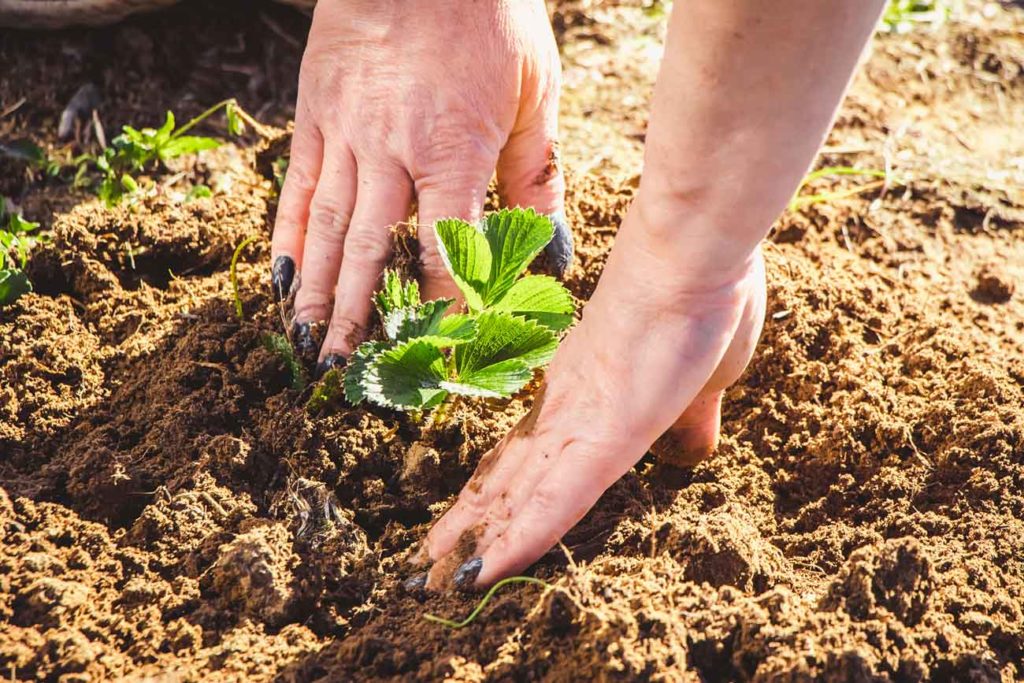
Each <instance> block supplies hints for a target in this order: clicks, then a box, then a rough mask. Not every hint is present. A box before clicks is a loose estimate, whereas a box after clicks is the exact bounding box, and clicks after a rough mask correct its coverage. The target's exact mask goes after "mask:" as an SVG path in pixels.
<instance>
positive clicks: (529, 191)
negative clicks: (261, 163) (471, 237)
mask: <svg viewBox="0 0 1024 683" xmlns="http://www.w3.org/2000/svg"><path fill="white" fill-rule="evenodd" d="M560 74H561V71H560V65H559V60H558V51H557V48H556V46H555V42H554V37H553V35H552V32H551V26H550V24H549V22H548V18H547V14H546V12H545V8H544V4H543V2H541V0H522V1H519V2H503V1H500V0H483V1H481V2H473V3H466V2H463V1H462V0H414V1H409V0H404V1H402V2H398V1H397V0H351V1H349V0H346V1H344V2H343V1H341V0H320V2H319V3H318V4H317V6H316V11H315V14H314V17H313V25H312V28H311V30H310V34H309V40H308V43H307V46H306V52H305V55H304V57H303V62H302V70H301V73H300V77H299V96H298V103H297V106H296V113H295V132H294V135H293V137H292V149H291V160H290V163H289V167H288V173H287V176H286V179H285V184H284V187H283V189H282V191H281V200H280V204H279V207H278V212H277V220H276V224H275V227H274V237H273V245H272V249H271V256H272V259H273V281H272V286H273V289H274V294H275V297H276V298H277V299H278V300H281V299H283V298H285V297H287V296H288V295H289V294H290V293H291V291H292V290H295V291H294V294H295V300H294V323H295V324H294V325H293V327H292V330H291V335H292V342H293V343H294V344H295V345H296V347H297V349H298V350H299V352H300V354H301V355H303V356H312V355H315V354H316V353H317V346H318V341H317V336H318V335H317V331H316V328H317V327H318V326H320V325H321V324H322V323H323V322H325V321H328V320H329V321H330V323H329V325H328V327H327V331H326V335H325V336H324V340H323V344H322V345H321V346H320V347H319V360H320V364H319V366H318V368H319V369H320V370H321V371H322V370H323V369H326V368H327V367H330V366H332V365H335V364H338V363H340V362H343V359H344V358H345V357H347V356H348V355H349V354H350V353H351V352H352V351H353V350H354V349H355V347H356V346H357V345H358V344H359V342H360V341H362V339H363V337H364V332H365V328H366V326H367V323H368V321H369V318H370V314H371V298H372V294H373V292H374V290H375V289H376V288H377V286H378V283H379V280H380V276H381V273H382V271H383V269H384V266H385V264H386V263H387V261H388V258H389V256H390V251H391V246H392V238H391V234H390V230H389V228H390V227H391V226H393V225H395V224H396V223H400V222H403V221H405V220H406V219H407V218H408V217H409V210H410V205H411V203H412V202H413V200H414V199H415V200H416V202H417V204H418V220H417V223H418V225H419V229H418V241H419V244H420V255H419V256H420V264H421V268H420V271H421V274H422V283H421V285H422V291H423V295H424V298H425V299H433V298H438V297H443V296H449V297H454V298H458V290H457V289H456V288H455V285H454V283H453V282H452V281H451V279H450V278H449V275H448V273H447V271H446V269H445V267H444V264H443V263H442V261H441V256H440V254H439V252H438V249H437V245H436V238H435V236H434V231H433V228H432V225H433V223H434V221H435V220H436V219H438V218H444V217H458V218H462V219H465V220H470V221H475V220H478V219H479V218H480V214H481V210H482V207H483V203H484V199H485V195H486V192H487V185H488V183H489V181H490V178H491V176H492V174H493V173H494V171H495V168H497V175H498V187H499V192H500V194H501V196H502V200H503V201H504V202H505V203H506V204H507V205H510V206H516V205H519V206H524V207H533V208H535V209H536V210H537V211H538V212H541V213H546V214H549V215H551V216H552V217H553V222H554V223H555V226H556V236H555V239H554V240H552V244H551V245H550V246H549V250H548V257H549V260H550V261H551V262H552V264H553V265H554V267H555V269H556V270H558V271H564V270H565V269H566V268H567V267H568V265H569V262H570V261H571V259H572V238H571V234H570V233H569V230H568V228H567V226H566V224H565V219H564V212H563V200H564V192H565V189H564V181H563V178H562V172H561V168H560V165H559V160H558V142H557V137H558V118H557V117H558V92H559V81H560ZM296 287H297V290H296Z"/></svg>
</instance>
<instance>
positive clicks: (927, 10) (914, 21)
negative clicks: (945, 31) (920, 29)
mask: <svg viewBox="0 0 1024 683" xmlns="http://www.w3.org/2000/svg"><path fill="white" fill-rule="evenodd" d="M951 5H952V3H951V1H950V0H889V4H888V5H886V8H885V12H884V13H883V14H882V25H883V26H884V27H885V28H886V29H887V30H889V31H891V32H893V33H906V32H907V31H909V30H910V29H911V28H913V27H914V26H915V25H918V24H932V25H938V24H941V23H942V22H944V21H945V20H946V19H948V18H949V16H950V14H951V13H952V6H951Z"/></svg>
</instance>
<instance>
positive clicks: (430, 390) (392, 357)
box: [362, 339, 448, 410]
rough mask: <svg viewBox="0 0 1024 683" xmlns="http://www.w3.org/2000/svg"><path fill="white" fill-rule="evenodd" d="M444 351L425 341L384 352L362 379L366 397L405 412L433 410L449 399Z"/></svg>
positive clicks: (402, 345) (407, 343)
mask: <svg viewBox="0 0 1024 683" xmlns="http://www.w3.org/2000/svg"><path fill="white" fill-rule="evenodd" d="M445 379H446V377H445V356H444V353H443V352H442V351H441V349H439V348H437V347H436V346H434V345H433V344H431V343H429V342H426V341H423V340H418V339H417V340H413V341H410V342H405V343H404V344H400V345H399V346H396V347H394V348H392V349H388V350H386V351H383V352H381V353H380V354H378V355H377V356H376V358H374V360H373V361H372V362H371V363H370V364H369V367H368V368H367V370H366V373H365V375H364V376H363V382H362V387H363V391H364V392H365V396H366V398H367V399H369V400H370V401H372V402H374V403H377V404H378V405H382V406H387V407H389V408H400V409H403V410H426V409H428V408H432V407H434V406H436V405H438V404H439V403H441V401H443V400H444V399H445V397H446V396H447V395H448V392H446V391H445V390H444V389H442V388H441V386H440V383H441V382H443V381H444V380H445Z"/></svg>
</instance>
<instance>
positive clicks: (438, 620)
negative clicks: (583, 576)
mask: <svg viewBox="0 0 1024 683" xmlns="http://www.w3.org/2000/svg"><path fill="white" fill-rule="evenodd" d="M510 583H532V584H534V585H537V586H543V587H544V588H551V584H550V583H548V582H547V581H542V580H541V579H535V578H533V577H532V576H510V577H508V578H507V579H502V580H501V581H499V582H497V583H496V584H494V585H493V586H491V589H490V590H489V591H487V592H486V593H485V594H484V597H483V598H481V599H480V602H478V603H477V605H476V607H475V608H474V609H473V611H472V612H470V613H469V616H468V617H466V618H465V619H463V620H462V621H452V620H451V619H445V618H443V617H438V616H435V615H433V614H424V615H423V618H424V619H426V620H427V621H432V622H434V623H435V624H441V625H442V626H447V627H448V628H453V629H459V628H464V627H466V626H469V625H470V624H471V623H473V621H474V620H475V619H476V618H477V617H478V616H480V612H482V611H483V609H484V607H486V606H487V603H488V602H490V601H491V598H492V597H494V594H495V593H497V592H498V590H500V589H501V587H502V586H507V585H508V584H510Z"/></svg>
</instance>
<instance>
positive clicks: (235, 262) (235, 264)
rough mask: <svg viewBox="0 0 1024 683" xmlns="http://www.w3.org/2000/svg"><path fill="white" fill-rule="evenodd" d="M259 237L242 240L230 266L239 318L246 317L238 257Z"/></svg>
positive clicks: (232, 256) (232, 290)
mask: <svg viewBox="0 0 1024 683" xmlns="http://www.w3.org/2000/svg"><path fill="white" fill-rule="evenodd" d="M258 239H259V236H256V235H254V236H252V237H249V238H247V239H244V240H242V242H241V243H240V244H239V245H238V246H237V247H235V253H233V254H232V255H231V266H230V267H229V268H228V271H229V273H230V279H231V292H232V294H233V295H234V298H235V315H237V316H238V319H239V320H243V319H244V313H243V311H242V296H241V294H239V292H238V259H239V257H240V256H241V255H242V251H243V250H244V249H245V248H246V247H247V246H249V245H250V244H252V243H253V242H255V241H256V240H258Z"/></svg>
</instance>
